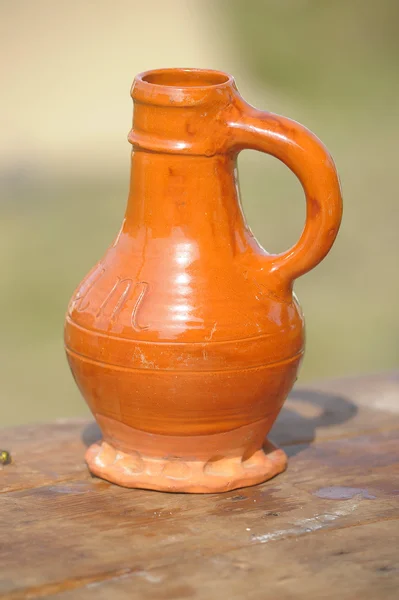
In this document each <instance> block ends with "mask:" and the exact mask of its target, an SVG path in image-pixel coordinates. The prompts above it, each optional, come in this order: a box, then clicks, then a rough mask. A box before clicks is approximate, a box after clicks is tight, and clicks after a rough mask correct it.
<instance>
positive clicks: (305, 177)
mask: <svg viewBox="0 0 399 600" xmlns="http://www.w3.org/2000/svg"><path fill="white" fill-rule="evenodd" d="M240 100H242V99H240ZM238 109H239V112H238V117H237V118H236V119H234V120H232V121H230V122H229V123H228V126H229V129H230V132H231V138H230V143H231V147H232V149H233V150H235V151H237V152H240V151H241V150H244V149H253V150H259V151H261V152H265V153H267V154H270V155H272V156H275V157H276V158H278V159H279V160H281V161H282V162H283V163H284V164H285V165H287V167H288V168H289V169H291V171H293V173H295V175H296V176H297V177H298V179H299V181H300V183H301V184H302V187H303V189H304V192H305V196H306V222H305V226H304V229H303V231H302V234H301V237H300V238H299V240H298V242H297V243H296V244H295V245H294V246H292V247H291V248H289V249H288V250H287V251H285V252H283V253H281V254H271V255H267V256H266V257H265V260H263V266H264V267H266V271H267V273H266V274H267V275H268V276H269V277H270V275H272V274H274V275H276V278H277V280H278V281H279V282H280V284H281V285H282V286H283V287H285V285H288V287H289V289H291V287H292V283H293V281H294V279H296V278H297V277H300V276H301V275H303V274H304V273H307V272H308V271H310V270H311V269H313V268H314V267H315V266H316V265H317V264H318V263H319V262H320V261H321V260H323V258H324V257H325V256H326V254H327V253H328V252H329V250H330V248H331V246H332V245H333V243H334V240H335V238H336V236H337V233H338V229H339V226H340V223H341V218H342V197H341V190H340V183H339V179H338V175H337V171H336V168H335V165H334V162H333V160H332V158H331V156H330V154H329V152H328V151H327V149H326V148H325V146H324V145H323V144H322V142H321V141H320V140H319V139H318V138H317V137H316V136H315V135H314V134H313V133H311V132H310V131H309V130H308V129H306V127H303V126H302V125H300V124H299V123H297V122H296V121H293V120H291V119H288V118H286V117H281V116H279V115H275V114H273V113H269V112H263V111H260V110H257V109H255V108H254V107H252V106H250V105H249V104H247V103H245V102H244V101H242V104H241V103H239V104H238ZM262 270H263V269H262Z"/></svg>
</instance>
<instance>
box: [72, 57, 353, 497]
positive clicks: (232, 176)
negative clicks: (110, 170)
mask: <svg viewBox="0 0 399 600" xmlns="http://www.w3.org/2000/svg"><path fill="white" fill-rule="evenodd" d="M132 97H133V100H134V104H135V110H134V120H133V128H132V130H131V132H130V134H129V141H130V142H131V143H132V145H133V151H132V169H131V184H130V193H129V199H128V205H127V209H126V214H125V218H124V220H123V223H122V227H121V230H120V232H119V234H118V236H117V238H116V240H115V241H114V243H113V244H112V246H111V247H110V248H109V250H108V251H107V253H106V255H105V256H104V257H103V258H102V260H101V261H99V263H97V265H96V266H95V267H94V268H93V270H92V271H91V272H90V273H89V275H88V276H87V277H86V278H85V279H84V280H83V282H82V283H81V284H80V286H79V287H78V289H77V290H76V292H75V294H74V295H73V297H72V300H71V302H70V305H69V309H68V316H67V320H66V327H65V343H66V349H67V354H68V360H69V363H70V366H71V369H72V372H73V374H74V377H75V379H76V382H77V384H78V386H79V388H80V390H81V392H82V394H83V396H84V397H85V399H86V401H87V402H88V404H89V407H90V409H91V411H92V412H93V414H94V416H95V417H96V419H97V421H98V423H99V425H100V427H101V430H102V433H103V436H104V440H105V444H106V446H104V447H103V448H102V447H101V446H96V447H95V448H92V449H91V450H89V452H88V454H87V461H88V463H89V466H90V469H91V470H92V471H93V472H94V473H96V474H98V475H100V476H103V477H105V478H107V479H110V480H112V481H115V482H116V483H120V484H121V485H127V486H130V487H150V488H154V489H166V490H170V491H173V490H175V491H194V492H209V491H224V490H227V489H232V488H234V487H239V486H241V485H251V484H253V483H257V482H259V481H264V480H265V479H267V478H269V477H270V476H273V475H275V474H276V472H279V471H281V470H282V469H283V468H284V467H285V460H278V461H277V462H278V464H279V468H278V469H277V470H276V468H275V466H274V467H271V462H270V461H271V458H270V456H271V457H272V459H273V457H274V456H275V455H274V454H273V452H271V453H270V451H268V452H266V453H264V452H263V451H262V445H263V443H264V441H265V436H266V435H267V433H268V432H269V430H270V428H271V426H272V424H273V422H274V420H275V419H276V417H277V415H278V413H279V411H280V409H281V406H282V404H283V402H284V400H285V398H286V396H287V394H288V392H289V391H290V389H291V387H292V385H293V383H294V381H295V378H296V373H297V369H298V366H299V364H300V360H301V357H302V353H303V347H304V334H303V318H302V314H301V311H300V308H299V305H298V303H297V300H296V298H295V296H294V295H293V293H292V285H293V281H294V279H295V278H297V277H299V276H300V275H302V274H304V273H306V272H307V271H309V270H310V269H312V268H313V267H315V266H316V265H317V264H318V263H319V262H320V261H321V260H322V259H323V257H324V256H325V255H326V254H327V252H328V251H329V249H330V248H331V245H332V244H333V242H334V239H335V237H336V234H337V232H338V228H339V224H340V220H341V212H342V204H341V195H340V188H339V182H338V179H337V174H336V170H335V167H334V164H333V162H332V159H331V157H330V156H329V154H328V152H327V151H326V149H325V148H324V146H323V145H322V144H321V142H320V141H319V140H318V139H317V138H316V137H315V136H314V135H313V134H311V133H310V132H309V131H308V130H306V129H305V128H304V127H302V126H301V125H299V124H298V123H295V122H294V121H291V120H289V119H286V118H283V117H279V116H276V115H273V114H271V113H267V112H261V111H258V110H256V109H254V108H253V107H251V106H249V105H248V104H247V103H245V101H244V100H243V99H242V98H241V96H240V95H239V93H238V91H237V89H236V86H235V83H234V80H233V79H232V78H231V77H230V76H228V75H226V74H224V73H219V72H216V71H201V70H179V69H171V70H168V69H166V70H161V71H153V72H148V73H144V74H142V75H140V76H138V77H136V79H135V81H134V84H133V87H132ZM245 148H254V149H257V150H260V151H262V152H267V153H269V154H272V155H273V156H276V157H277V158H279V159H280V160H282V161H283V162H284V163H285V164H286V165H287V166H288V167H289V168H290V169H291V170H292V171H293V172H294V173H295V174H296V175H297V176H298V178H299V179H300V181H301V183H302V185H303V188H304V191H305V194H306V202H307V217H306V225H305V228H304V231H303V233H302V236H301V238H300V240H299V241H298V243H297V244H296V245H295V246H294V247H293V248H290V249H289V250H287V251H286V252H285V253H283V254H279V255H270V254H268V253H267V252H266V251H265V250H264V249H263V248H262V247H261V246H260V245H259V244H258V243H257V241H256V240H255V239H254V237H253V235H252V233H251V231H250V230H249V228H248V226H247V224H246V223H245V219H244V216H243V213H242V210H241V206H240V201H239V194H238V186H237V168H236V159H237V154H238V153H239V152H240V151H241V150H243V149H245ZM93 226H95V222H94V217H93ZM110 448H111V450H110ZM112 452H114V454H112ZM118 452H119V458H118V459H116V458H115V457H117V454H118ZM277 452H281V451H277ZM104 453H105V454H104ZM110 453H111V454H112V456H113V460H112V461H111V462H110V463H109V460H108V462H107V461H105V462H104V456H105V455H107V456H108V455H110ZM122 453H123V456H122ZM103 454H104V456H103V458H101V457H102V455H103ZM129 456H130V457H132V456H133V457H135V460H133V462H132V460H130V463H129V460H128V458H129ZM254 456H255V457H256V459H254V460H253V461H252V463H251V457H254ZM278 456H279V457H281V454H278ZM259 457H260V458H259ZM119 459H123V460H126V461H127V463H129V464H130V467H129V466H128V467H127V470H126V469H125V470H124V471H123V474H121V469H120V464H119V463H118V461H119ZM136 459H137V460H136ZM105 463H107V465H106V468H105V467H104V465H105ZM114 463H115V466H114V467H112V465H113V464H114ZM116 463H118V464H119V466H118V467H117V466H116ZM127 463H126V464H127ZM233 463H234V464H233ZM255 463H256V465H257V466H256V468H255V467H254V464H255ZM123 464H124V463H123ZM170 464H171V465H172V467H171V466H166V465H170ZM182 465H185V466H187V468H184V467H183V466H182ZM216 471H217V473H218V475H217V478H216V479H215V477H216V476H215V475H214V473H215V472H216ZM199 473H201V474H202V475H201V476H200V475H199ZM204 473H205V474H206V476H205V477H204V475H203V474H204Z"/></svg>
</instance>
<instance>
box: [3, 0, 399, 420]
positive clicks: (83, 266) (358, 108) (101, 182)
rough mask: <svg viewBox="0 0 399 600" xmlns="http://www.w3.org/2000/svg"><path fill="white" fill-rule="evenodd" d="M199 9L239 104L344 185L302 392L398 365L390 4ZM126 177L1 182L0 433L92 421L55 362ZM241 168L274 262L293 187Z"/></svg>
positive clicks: (285, 239) (260, 166) (315, 296)
mask: <svg viewBox="0 0 399 600" xmlns="http://www.w3.org/2000/svg"><path fill="white" fill-rule="evenodd" d="M204 7H205V8H206V10H207V11H208V18H209V19H211V20H215V19H217V20H218V23H220V27H221V28H223V30H224V33H225V34H226V31H227V32H230V36H231V38H232V44H231V45H232V48H233V49H234V53H235V55H234V56H232V58H231V65H232V67H231V68H230V70H231V71H233V74H235V72H234V68H233V67H234V64H236V65H237V73H243V72H245V73H246V74H247V76H248V79H246V81H247V82H248V81H251V80H252V81H253V82H254V84H255V85H253V86H252V85H249V84H248V83H247V84H246V85H241V84H240V78H239V76H237V84H238V86H239V89H240V91H241V92H242V94H243V96H244V97H245V98H246V99H247V100H248V101H250V102H251V103H252V104H255V105H257V106H258V107H260V108H264V109H267V110H271V111H274V112H280V113H284V114H285V115H286V116H289V117H291V118H294V119H295V120H297V121H300V122H302V123H303V124H304V125H306V126H307V127H309V128H310V129H312V130H313V131H314V132H315V133H316V134H317V135H318V136H319V137H320V138H321V139H322V140H323V141H324V142H325V143H326V145H327V146H328V148H329V149H330V151H331V153H332V154H333V156H334V159H335V161H336V164H337V167H338V170H339V173H340V177H341V181H342V185H343V191H344V202H345V213H344V221H343V225H342V229H341V232H340V234H339V236H338V239H337V241H336V244H335V247H334V249H333V250H332V252H331V253H330V255H329V256H328V258H327V259H326V260H325V261H324V262H323V263H322V265H321V266H320V267H318V268H317V269H316V270H314V271H312V272H311V273H310V274H308V275H307V276H305V277H304V278H302V279H301V280H299V281H298V282H297V285H296V291H297V294H298V296H299V299H300V301H301V303H302V306H303V309H304V312H305V316H306V318H307V352H306V358H305V361H304V365H303V369H302V373H301V378H302V379H303V380H306V379H310V378H317V377H324V376H338V375H344V374H349V373H361V372H368V371H380V370H384V369H389V368H392V367H395V366H397V365H398V357H399V319H398V315H397V313H398V309H397V294H398V291H399V285H398V271H399V269H398V257H399V236H398V225H399V218H398V217H399V203H398V200H397V188H398V183H397V172H398V167H397V160H398V159H397V139H398V136H399V115H398V103H397V98H398V82H399V81H398V80H399V78H398V74H397V64H398V59H399V49H398V45H399V41H398V37H397V32H396V25H397V23H398V16H399V5H398V4H397V3H396V2H393V1H392V2H390V1H388V0H382V1H381V0H380V2H378V3H375V2H371V1H370V0H367V1H365V2H360V1H356V0H353V1H351V2H343V1H341V0H339V1H336V2H334V3H331V2H324V1H322V2H316V1H303V0H298V1H295V2H294V1H293V0H292V1H291V0H285V1H282V2H278V1H277V0H276V1H267V2H257V1H253V2H248V1H246V2H243V1H240V0H232V1H229V2H228V3H227V2H226V1H224V0H222V1H220V2H216V3H210V2H206V3H204ZM249 7H250V10H249ZM205 8H204V10H205ZM165 66H168V65H165ZM193 66H195V65H193ZM210 66H215V67H216V68H217V67H218V65H210ZM132 75H134V74H132ZM127 128H128V124H127V127H126V129H127ZM124 134H125V131H123V132H121V135H124ZM128 165H129V147H128V144H126V175H125V176H124V177H122V178H120V177H115V176H113V175H112V173H106V172H102V173H101V174H99V176H98V177H96V179H95V180H94V179H92V178H88V179H86V180H85V179H82V178H79V179H77V178H76V177H70V176H68V173H66V174H65V176H59V177H58V178H50V177H42V176H40V175H39V174H38V173H34V172H33V173H32V172H28V171H26V172H24V171H23V170H22V171H19V172H17V173H10V172H7V173H5V175H4V177H3V181H2V205H1V206H2V223H1V236H0V266H1V273H2V283H1V295H0V310H1V314H2V316H3V325H2V336H1V345H0V356H1V362H0V377H1V382H2V390H1V394H2V397H3V400H2V417H1V423H2V424H8V423H20V422H27V421H32V420H43V419H53V418H56V417H60V416H65V417H67V416H74V415H79V414H85V412H87V409H86V407H85V404H84V402H83V400H82V399H81V398H80V396H79V393H78V391H77V389H76V386H75V384H74V382H73V380H72V377H71V375H70V373H69V371H68V367H67V363H66V361H65V358H64V353H63V347H62V329H63V319H64V313H65V310H66V305H67V302H68V300H69V298H70V296H71V293H72V291H73V289H74V288H75V287H76V285H77V284H78V283H79V281H80V280H81V278H82V277H83V276H84V275H85V274H86V273H87V271H88V270H89V269H90V268H91V267H92V265H93V264H94V263H95V262H96V261H97V260H98V259H99V258H100V256H101V255H102V254H103V252H104V250H105V249H106V247H107V246H108V245H109V243H110V242H111V241H112V239H113V237H114V235H115V234H116V232H117V230H118V228H119V225H120V223H121V220H122V216H123V212H124V208H125V202H126V196H127V189H128V177H129V173H128V168H129V167H128ZM239 168H240V171H239V172H240V183H241V190H242V197H243V205H244V210H245V213H246V215H247V218H248V221H249V224H250V225H251V227H252V229H253V231H254V233H255V235H256V236H257V237H258V239H259V241H260V242H261V243H262V244H263V245H264V246H265V247H266V248H267V249H268V250H270V251H281V250H283V249H285V248H287V247H288V246H289V245H290V244H292V243H294V242H295V241H296V239H297V237H298V236H299V234H300V231H301V228H302V225H303V220H304V215H305V206H304V199H303V195H302V190H301V188H300V185H299V183H298V182H297V181H296V179H295V178H294V176H293V175H292V174H291V173H289V172H288V171H287V169H286V168H285V167H284V166H283V165H281V164H279V163H278V161H276V160H275V159H272V158H270V157H266V156H263V155H260V154H258V153H255V152H244V153H243V154H242V155H241V156H240V159H239Z"/></svg>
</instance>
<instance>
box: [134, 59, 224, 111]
mask: <svg viewBox="0 0 399 600" xmlns="http://www.w3.org/2000/svg"><path fill="white" fill-rule="evenodd" d="M232 87H234V78H233V77H232V76H231V75H229V74H228V73H225V72H224V71H218V70H214V69H197V68H166V69H152V70H149V71H144V72H142V73H139V74H138V75H136V77H135V79H134V82H133V86H132V89H131V96H132V98H133V100H135V101H137V102H142V103H148V104H159V105H171V106H176V105H178V106H192V105H197V104H199V103H200V104H203V103H204V102H215V101H216V102H217V100H218V99H219V102H220V100H221V99H222V98H224V99H225V98H226V95H225V93H226V91H227V92H229V90H230V89H231V88H232Z"/></svg>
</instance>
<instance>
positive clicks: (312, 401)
mask: <svg viewBox="0 0 399 600" xmlns="http://www.w3.org/2000/svg"><path fill="white" fill-rule="evenodd" d="M357 411H358V409H357V406H356V405H355V404H354V403H353V402H352V401H351V400H349V399H347V398H345V397H344V396H340V395H339V394H335V393H329V392H320V391H315V390H311V389H304V388H303V389H298V390H293V391H292V392H291V393H290V395H289V396H288V398H287V400H286V402H285V404H284V407H283V409H282V411H281V413H280V415H279V417H278V419H277V422H276V424H275V425H274V427H273V428H272V431H271V433H270V438H271V439H272V441H273V442H274V443H276V444H277V445H279V446H283V447H284V450H285V451H286V452H287V454H288V455H289V456H294V455H295V454H297V453H298V452H300V451H302V450H303V449H304V447H307V446H309V445H310V444H311V443H312V442H313V441H314V439H315V436H316V430H318V429H323V428H329V427H333V426H336V425H341V424H342V423H345V422H346V421H349V419H351V418H353V417H354V416H355V415H356V413H357Z"/></svg>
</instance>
